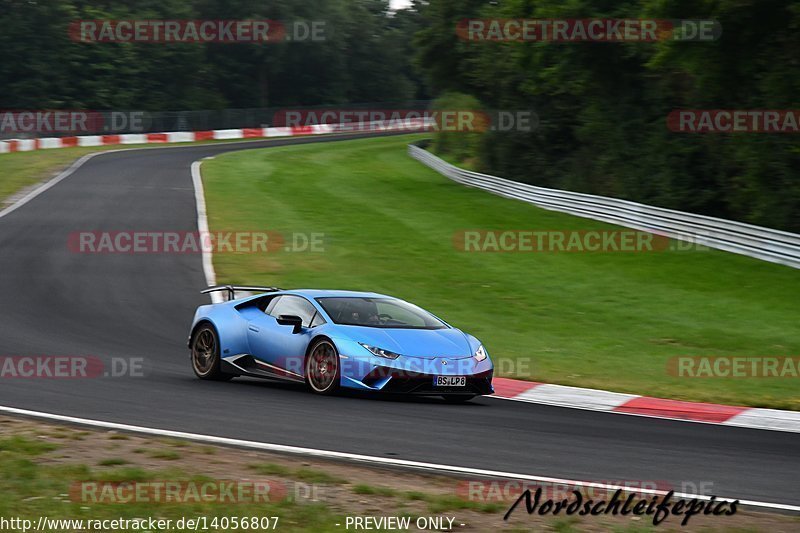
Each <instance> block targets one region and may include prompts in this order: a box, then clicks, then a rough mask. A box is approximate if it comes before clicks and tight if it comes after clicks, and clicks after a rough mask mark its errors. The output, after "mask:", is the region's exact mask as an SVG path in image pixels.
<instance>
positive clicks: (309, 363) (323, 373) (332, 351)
mask: <svg viewBox="0 0 800 533" xmlns="http://www.w3.org/2000/svg"><path fill="white" fill-rule="evenodd" d="M305 371H306V385H308V388H309V389H311V391H312V392H315V393H317V394H326V395H330V394H333V393H335V392H336V391H337V390H339V382H340V380H341V375H342V369H341V365H340V364H339V352H338V351H337V350H336V346H334V345H333V343H332V342H331V341H329V340H328V339H320V340H318V341H316V342H315V343H314V344H313V345H312V346H311V348H310V349H309V350H308V357H306V368H305Z"/></svg>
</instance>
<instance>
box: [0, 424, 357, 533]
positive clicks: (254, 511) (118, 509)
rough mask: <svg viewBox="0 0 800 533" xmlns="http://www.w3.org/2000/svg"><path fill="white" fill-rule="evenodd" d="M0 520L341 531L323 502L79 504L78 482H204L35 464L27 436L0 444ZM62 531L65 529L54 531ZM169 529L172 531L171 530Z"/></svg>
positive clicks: (133, 470) (38, 448)
mask: <svg viewBox="0 0 800 533" xmlns="http://www.w3.org/2000/svg"><path fill="white" fill-rule="evenodd" d="M0 445H2V446H4V447H3V448H0V516H3V517H19V518H23V519H29V520H32V521H33V526H35V525H36V523H37V520H38V517H39V516H47V517H49V518H52V519H84V520H104V519H117V518H124V519H134V518H143V517H150V516H152V517H158V518H169V519H171V520H172V521H173V524H174V523H175V521H176V520H178V519H180V518H181V517H192V518H194V517H198V516H204V517H207V519H208V520H209V523H210V521H211V520H212V519H213V518H214V517H250V516H253V517H262V516H278V517H280V519H279V522H278V529H279V530H285V531H313V532H318V531H322V532H328V531H330V532H333V531H341V529H342V528H341V527H337V526H335V524H336V523H340V522H343V518H342V517H341V516H340V514H339V513H335V512H334V511H332V510H331V509H330V508H329V507H328V506H327V505H325V504H322V503H308V504H306V503H301V502H293V501H291V500H285V501H278V502H269V503H257V504H251V503H239V504H236V505H230V504H227V503H225V504H220V503H209V502H203V503H194V502H192V503H161V504H154V503H142V502H127V503H125V504H120V503H95V502H84V501H81V500H80V499H79V498H78V497H75V498H76V499H75V500H73V499H72V497H71V496H70V495H71V494H72V495H74V494H79V492H73V489H74V490H78V489H75V485H74V484H75V483H80V482H82V481H112V482H125V481H128V482H134V481H138V482H142V481H153V480H158V481H163V480H177V481H203V480H205V479H206V478H204V477H202V476H193V475H190V474H187V473H186V472H183V471H180V470H177V469H169V470H143V469H141V468H138V467H124V468H117V469H105V468H104V469H102V470H92V469H91V468H90V467H88V466H86V465H49V464H39V463H36V462H34V460H32V458H31V455H39V454H42V453H45V452H46V450H47V449H49V448H45V447H42V443H41V442H38V441H37V440H35V439H32V438H26V437H12V438H6V439H2V440H0ZM59 531H66V530H59ZM169 531H176V529H175V528H174V526H173V528H172V529H170V530H169Z"/></svg>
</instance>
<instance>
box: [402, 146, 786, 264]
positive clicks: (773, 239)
mask: <svg viewBox="0 0 800 533" xmlns="http://www.w3.org/2000/svg"><path fill="white" fill-rule="evenodd" d="M408 153H409V155H410V156H411V157H413V158H414V159H416V160H418V161H420V162H421V163H423V164H425V165H427V166H429V167H430V168H432V169H434V170H436V171H437V172H439V173H440V174H443V175H444V176H446V177H448V178H450V179H451V180H453V181H456V182H458V183H461V184H463V185H467V186H469V187H476V188H479V189H483V190H485V191H489V192H491V193H494V194H497V195H499V196H504V197H506V198H513V199H516V200H522V201H523V202H528V203H530V204H534V205H536V206H539V207H542V208H544V209H549V210H551V211H560V212H563V213H569V214H571V215H575V216H579V217H584V218H591V219H594V220H600V221H602V222H608V223H611V224H617V225H620V226H625V227H628V228H633V229H637V230H642V231H648V232H651V233H656V234H659V235H664V236H666V237H670V238H673V239H678V240H682V241H688V242H692V243H696V244H699V245H704V246H708V247H710V248H716V249H719V250H724V251H727V252H732V253H735V254H741V255H747V256H750V257H754V258H756V259H761V260H764V261H770V262H772V263H780V264H782V265H787V266H790V267H792V268H800V235H798V234H795V233H789V232H786V231H779V230H774V229H770V228H764V227H761V226H754V225H751V224H744V223H742V222H734V221H730V220H723V219H720V218H714V217H709V216H705V215H696V214H693V213H684V212H682V211H674V210H672V209H665V208H662V207H654V206H650V205H645V204H639V203H636V202H631V201H628V200H620V199H617V198H608V197H604V196H595V195H592V194H584V193H578V192H571V191H562V190H558V189H547V188H544V187H537V186H535V185H530V184H528V183H520V182H516V181H512V180H508V179H504V178H498V177H496V176H490V175H488V174H481V173H478V172H471V171H468V170H464V169H461V168H458V167H456V166H453V165H451V164H450V163H448V162H446V161H444V160H442V159H440V158H439V157H436V156H435V155H433V154H432V153H430V152H428V151H427V150H425V149H423V148H420V147H419V146H415V145H413V144H412V145H409V146H408Z"/></svg>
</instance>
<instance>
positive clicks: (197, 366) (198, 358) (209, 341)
mask: <svg viewBox="0 0 800 533" xmlns="http://www.w3.org/2000/svg"><path fill="white" fill-rule="evenodd" d="M192 370H194V373H195V375H196V376H197V377H199V378H200V379H213V380H227V379H230V378H231V377H233V376H228V375H225V374H223V373H222V371H221V370H220V358H219V340H218V339H217V332H216V331H215V330H214V328H213V327H211V325H209V324H206V325H204V326H202V327H200V329H198V330H197V332H195V334H194V337H193V338H192Z"/></svg>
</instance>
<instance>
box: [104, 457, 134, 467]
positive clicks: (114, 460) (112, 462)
mask: <svg viewBox="0 0 800 533" xmlns="http://www.w3.org/2000/svg"><path fill="white" fill-rule="evenodd" d="M129 462H130V461H128V460H127V459H122V458H121V457H110V458H108V459H103V460H101V461H99V462H98V463H97V465H98V466H120V465H126V464H128V463H129Z"/></svg>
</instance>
